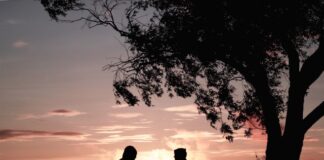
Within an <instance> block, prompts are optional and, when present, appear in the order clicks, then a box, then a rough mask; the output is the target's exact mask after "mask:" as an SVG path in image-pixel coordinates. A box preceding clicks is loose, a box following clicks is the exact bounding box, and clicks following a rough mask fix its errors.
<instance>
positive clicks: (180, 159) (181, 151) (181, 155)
mask: <svg viewBox="0 0 324 160" xmlns="http://www.w3.org/2000/svg"><path fill="white" fill-rule="evenodd" d="M186 157H187V152H186V149H185V148H177V149H175V150H174V159H175V160H186Z"/></svg>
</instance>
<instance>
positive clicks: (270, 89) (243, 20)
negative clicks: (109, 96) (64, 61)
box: [41, 0, 324, 145]
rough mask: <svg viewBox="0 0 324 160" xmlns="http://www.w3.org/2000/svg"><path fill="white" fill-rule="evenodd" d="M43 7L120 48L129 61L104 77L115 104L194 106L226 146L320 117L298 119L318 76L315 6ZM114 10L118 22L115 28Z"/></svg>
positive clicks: (179, 0)
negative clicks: (117, 41) (240, 136)
mask: <svg viewBox="0 0 324 160" xmlns="http://www.w3.org/2000/svg"><path fill="white" fill-rule="evenodd" d="M41 2H42V4H43V5H44V6H45V9H46V10H47V11H48V12H49V15H50V16H51V17H52V18H53V19H55V20H59V19H60V18H59V17H60V16H65V15H66V12H68V11H85V12H86V13H88V16H85V17H79V18H77V19H76V20H85V21H86V23H87V24H88V25H89V27H94V26H97V25H103V26H109V27H112V28H113V29H114V30H116V31H117V32H119V33H120V35H121V36H122V37H124V38H125V42H126V43H127V44H128V45H129V50H130V51H131V54H130V55H129V57H128V59H126V60H121V61H119V62H117V63H114V64H110V65H107V66H106V68H108V69H110V68H113V69H115V71H116V79H115V81H114V88H115V89H114V91H115V95H116V96H117V97H119V98H122V99H123V100H124V101H125V102H127V103H128V104H130V105H135V104H137V103H139V101H141V100H142V101H144V102H145V104H146V105H148V106H151V105H152V102H151V98H152V97H153V96H158V97H160V96H162V95H163V94H167V95H169V96H170V97H173V96H179V97H183V98H187V97H194V99H195V103H196V104H197V106H198V109H199V111H201V112H202V113H204V114H205V115H206V117H207V119H208V120H209V121H210V122H211V125H212V126H213V127H215V128H219V129H220V131H221V132H222V133H224V134H225V135H226V138H227V139H228V140H229V141H232V140H233V136H232V134H233V133H234V130H238V129H242V128H244V129H245V130H246V131H245V133H246V135H251V130H252V128H259V127H260V128H261V129H265V130H266V132H267V133H268V141H271V142H272V141H273V140H274V139H276V138H278V137H279V138H280V137H284V136H285V134H287V135H290V133H291V132H295V131H298V133H299V132H301V133H305V132H306V131H307V129H308V128H310V127H311V126H312V125H313V124H314V123H315V122H316V121H317V120H318V119H319V118H320V117H322V116H323V114H324V109H323V103H322V104H320V105H319V106H318V107H317V110H316V109H315V110H314V112H312V113H311V114H310V115H309V116H307V117H306V118H305V119H303V108H304V105H303V102H304V97H305V96H306V93H307V90H308V88H309V87H310V85H311V84H312V83H313V82H314V81H315V80H316V79H317V78H318V77H319V76H320V75H321V73H322V72H323V69H324V63H323V60H324V53H323V44H322V43H324V38H323V36H322V34H323V27H324V26H323V20H324V19H323V16H324V8H323V5H324V1H323V0H294V1H292V0H287V1H284V2H283V1H277V0H248V1H239V0H217V1H204V2H202V1H197V0H132V1H127V0H94V1H93V3H92V4H91V5H89V4H87V3H85V2H82V1H80V0H41ZM119 6H124V8H122V7H121V8H118V7H119ZM120 10H123V11H124V14H123V15H124V18H125V19H124V20H121V21H118V20H117V19H116V16H115V14H114V11H120ZM117 17H118V18H120V16H117ZM72 21H74V20H72ZM135 90H136V91H137V92H136V91H135ZM134 91H135V92H134ZM137 93H138V94H137ZM118 102H119V101H118ZM284 113H285V114H286V115H287V117H286V124H285V128H284V129H283V130H282V128H281V126H280V124H279V119H280V118H284V115H285V114H284ZM292 121H295V122H297V123H300V124H301V126H302V127H299V128H298V127H293V126H292V123H291V122H292ZM247 123H249V125H247ZM246 126H250V127H248V128H247V127H246ZM253 126H254V127H253ZM282 133H283V134H282ZM277 140H278V139H277ZM273 143H277V142H273ZM268 145H269V143H268Z"/></svg>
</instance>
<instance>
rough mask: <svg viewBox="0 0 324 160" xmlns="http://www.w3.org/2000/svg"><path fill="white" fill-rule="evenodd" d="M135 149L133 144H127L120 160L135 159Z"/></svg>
mask: <svg viewBox="0 0 324 160" xmlns="http://www.w3.org/2000/svg"><path fill="white" fill-rule="evenodd" d="M136 155H137V151H136V149H135V147H133V146H127V147H126V148H125V149H124V153H123V157H122V158H121V159H120V160H135V158H136Z"/></svg>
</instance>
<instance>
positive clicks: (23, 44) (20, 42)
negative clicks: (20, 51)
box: [12, 40, 29, 48]
mask: <svg viewBox="0 0 324 160" xmlns="http://www.w3.org/2000/svg"><path fill="white" fill-rule="evenodd" d="M28 45H29V44H28V43H27V42H25V41H23V40H17V41H15V42H14V43H13V44H12V46H13V47H14V48H23V47H26V46H28Z"/></svg>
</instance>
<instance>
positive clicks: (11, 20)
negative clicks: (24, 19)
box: [5, 19, 21, 25]
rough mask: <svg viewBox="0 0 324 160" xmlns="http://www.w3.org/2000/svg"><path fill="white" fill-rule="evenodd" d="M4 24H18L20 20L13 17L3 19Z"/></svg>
mask: <svg viewBox="0 0 324 160" xmlns="http://www.w3.org/2000/svg"><path fill="white" fill-rule="evenodd" d="M5 23H6V24H10V25H16V24H20V23H21V21H19V20H15V19H8V20H6V21H5Z"/></svg>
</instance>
